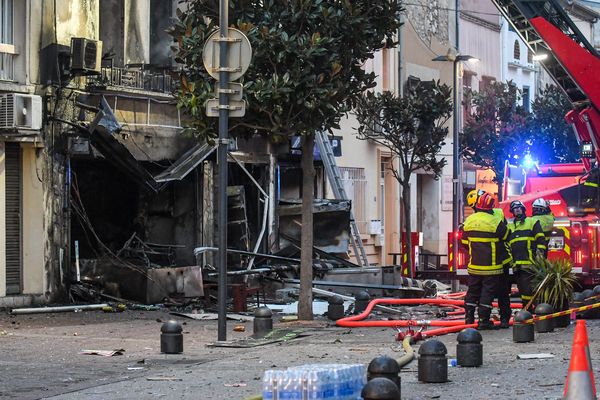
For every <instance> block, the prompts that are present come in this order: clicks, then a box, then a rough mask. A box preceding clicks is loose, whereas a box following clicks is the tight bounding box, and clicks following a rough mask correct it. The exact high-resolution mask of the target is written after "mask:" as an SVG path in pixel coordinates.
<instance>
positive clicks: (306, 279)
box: [298, 135, 315, 321]
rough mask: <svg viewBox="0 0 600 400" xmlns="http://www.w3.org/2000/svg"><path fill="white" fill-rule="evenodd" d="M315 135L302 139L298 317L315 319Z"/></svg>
mask: <svg viewBox="0 0 600 400" xmlns="http://www.w3.org/2000/svg"><path fill="white" fill-rule="evenodd" d="M314 145H315V136H314V135H309V136H304V140H303V141H302V229H301V234H302V238H301V241H300V247H301V250H300V299H299V300H298V319H300V320H303V321H309V320H312V319H313V309H312V300H313V296H312V279H313V197H314V190H315V188H314V186H315V183H314V182H315V181H314V179H315V168H314V164H313V158H314V157H313V148H314Z"/></svg>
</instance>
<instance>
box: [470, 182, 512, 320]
mask: <svg viewBox="0 0 600 400" xmlns="http://www.w3.org/2000/svg"><path fill="white" fill-rule="evenodd" d="M484 193H486V191H485V190H482V189H476V190H471V191H470V192H469V194H468V195H467V204H468V205H469V207H471V208H473V210H474V211H477V209H476V205H477V200H478V199H479V197H481V196H482V195H483V194H484ZM492 213H493V214H494V216H495V217H496V218H498V219H499V220H500V221H504V223H505V224H506V218H504V212H502V209H501V208H494V209H493V210H492ZM504 246H505V248H506V250H505V251H504V250H503V251H502V252H501V253H500V255H502V256H503V258H502V265H503V273H502V276H501V277H500V282H499V283H498V294H497V297H498V309H499V312H500V328H504V329H507V328H509V326H510V325H509V321H510V317H511V313H512V312H511V308H510V292H511V289H512V277H511V275H510V272H509V271H510V268H511V266H512V265H511V262H512V257H511V255H510V246H509V244H508V242H504Z"/></svg>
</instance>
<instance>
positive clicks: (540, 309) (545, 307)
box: [535, 303, 554, 333]
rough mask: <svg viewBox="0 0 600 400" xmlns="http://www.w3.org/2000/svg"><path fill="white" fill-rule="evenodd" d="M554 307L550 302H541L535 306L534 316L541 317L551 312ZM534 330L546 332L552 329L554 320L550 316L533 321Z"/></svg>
mask: <svg viewBox="0 0 600 400" xmlns="http://www.w3.org/2000/svg"><path fill="white" fill-rule="evenodd" d="M553 312H554V308H552V306H551V305H550V304H547V303H541V304H538V306H537V307H536V308H535V315H536V317H543V316H544V315H548V314H552V313H553ZM535 331H536V332H538V333H546V332H553V331H554V320H553V319H552V318H550V319H545V320H543V321H535Z"/></svg>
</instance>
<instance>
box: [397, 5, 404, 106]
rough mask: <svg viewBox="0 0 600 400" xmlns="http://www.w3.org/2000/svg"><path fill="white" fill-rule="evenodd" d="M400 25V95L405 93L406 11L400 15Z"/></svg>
mask: <svg viewBox="0 0 600 400" xmlns="http://www.w3.org/2000/svg"><path fill="white" fill-rule="evenodd" d="M398 20H399V21H400V26H399V27H398V77H397V79H398V97H402V94H403V93H404V12H402V11H400V13H399V15H398Z"/></svg>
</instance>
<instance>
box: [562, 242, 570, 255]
mask: <svg viewBox="0 0 600 400" xmlns="http://www.w3.org/2000/svg"><path fill="white" fill-rule="evenodd" d="M563 250H564V251H565V253H567V254H568V255H571V247H569V245H568V244H565V248H564V249H563Z"/></svg>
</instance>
